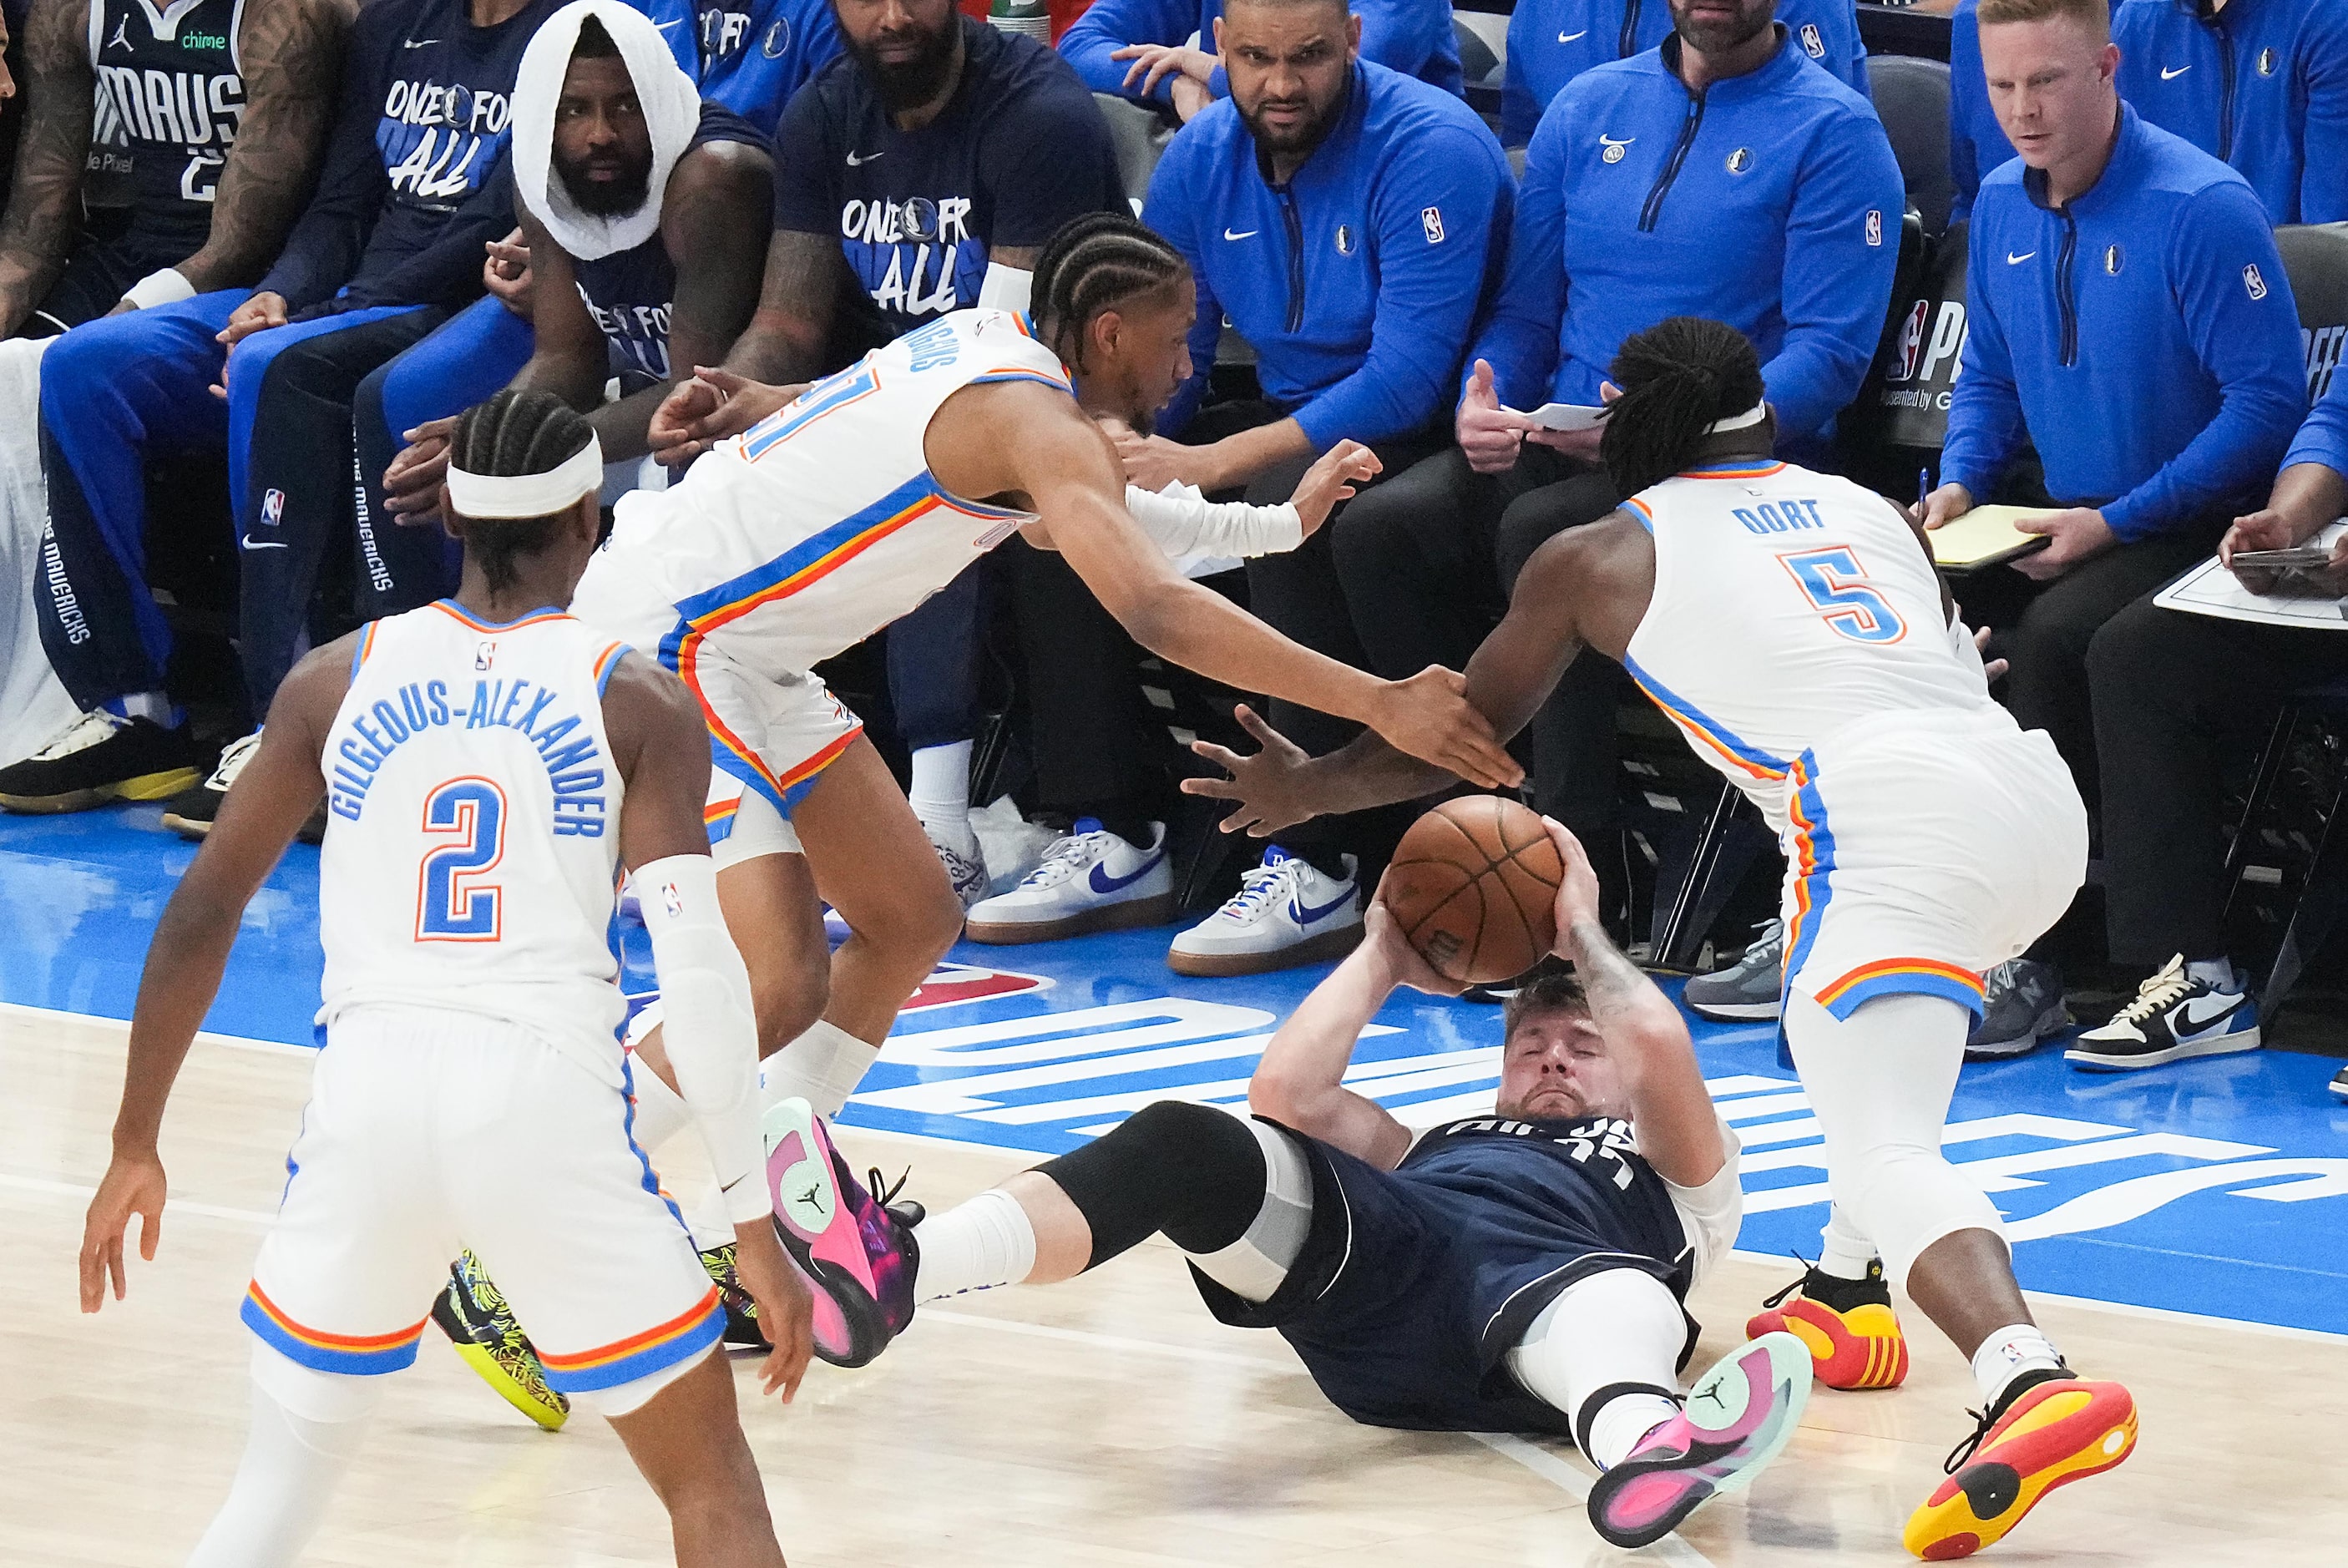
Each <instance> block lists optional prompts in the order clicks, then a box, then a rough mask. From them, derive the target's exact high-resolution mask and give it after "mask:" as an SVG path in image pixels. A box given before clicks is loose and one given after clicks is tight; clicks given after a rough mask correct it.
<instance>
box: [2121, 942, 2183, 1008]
mask: <svg viewBox="0 0 2348 1568" xmlns="http://www.w3.org/2000/svg"><path fill="white" fill-rule="evenodd" d="M2192 989H2193V976H2191V975H2188V974H2187V973H2185V959H2184V955H2183V954H2178V956H2177V957H2175V958H2172V959H2170V960H2169V961H2168V968H2166V969H2163V970H2162V971H2161V972H2160V973H2159V974H2157V975H2154V976H2153V977H2152V978H2151V979H2149V980H2147V981H2146V982H2145V983H2144V984H2143V985H2139V986H2137V990H2136V1000H2135V1001H2133V1002H2130V1003H2129V1004H2128V1005H2127V1006H2125V1007H2122V1008H2121V1009H2120V1010H2119V1011H2118V1012H2117V1013H2116V1014H2115V1015H2113V1017H2112V1022H2113V1023H2115V1024H2141V1023H2143V1022H2144V1021H2145V1020H2146V1019H2147V1018H2149V1017H2151V1016H2153V1015H2154V1014H2155V1013H2158V1012H2161V1011H2163V1010H2164V1009H2166V1008H2168V1007H2170V1006H2175V1005H2176V1003H2177V1002H2178V1000H2179V999H2180V998H2182V997H2183V996H2184V995H2186V993H2188V992H2189V991H2191V990H2192Z"/></svg>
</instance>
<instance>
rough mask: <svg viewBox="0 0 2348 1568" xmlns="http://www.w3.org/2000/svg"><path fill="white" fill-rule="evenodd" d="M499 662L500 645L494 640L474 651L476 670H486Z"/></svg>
mask: <svg viewBox="0 0 2348 1568" xmlns="http://www.w3.org/2000/svg"><path fill="white" fill-rule="evenodd" d="M497 662H498V645H497V643H496V642H495V641H494V640H492V641H489V642H485V643H483V644H482V645H480V646H479V647H477V648H475V649H474V650H473V667H474V668H475V669H477V670H485V669H488V668H489V666H490V665H493V664H496V663H497Z"/></svg>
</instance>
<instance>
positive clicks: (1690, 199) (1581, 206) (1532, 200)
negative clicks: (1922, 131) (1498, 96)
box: [1475, 37, 1906, 438]
mask: <svg viewBox="0 0 2348 1568" xmlns="http://www.w3.org/2000/svg"><path fill="white" fill-rule="evenodd" d="M1678 57H1679V40H1678V39H1677V38H1676V37H1673V38H1672V39H1670V40H1668V41H1667V42H1666V43H1665V44H1664V46H1663V48H1661V49H1650V50H1648V51H1647V52H1646V53H1645V54H1643V55H1639V56H1636V57H1632V58H1631V59H1627V60H1618V61H1615V62H1613V63H1612V64H1609V65H1603V66H1600V67H1596V68H1595V69H1593V70H1590V71H1587V72H1584V73H1583V74H1582V75H1581V76H1580V77H1576V78H1575V79H1574V80H1573V81H1572V82H1571V83H1570V85H1569V86H1568V87H1567V88H1566V89H1565V90H1564V91H1563V92H1561V93H1560V94H1558V96H1557V98H1556V100H1555V101H1554V102H1552V103H1551V104H1550V107H1549V112H1548V113H1546V114H1544V115H1543V116H1542V117H1541V122H1540V129H1539V130H1538V131H1536V132H1535V133H1534V135H1533V140H1532V147H1531V148H1530V150H1529V152H1528V154H1527V158H1526V162H1525V178H1524V184H1523V188H1522V189H1521V190H1520V191H1519V192H1518V195H1517V217H1516V233H1515V237H1514V239H1513V240H1512V242H1510V245H1509V270H1508V276H1507V281H1506V282H1505V283H1503V284H1502V285H1501V287H1500V290H1499V292H1498V295H1497V296H1496V298H1495V299H1494V302H1493V305H1492V310H1491V314H1490V316H1489V318H1488V320H1487V321H1486V323H1485V325H1484V328H1483V330H1482V332H1481V333H1480V334H1479V335H1478V340H1477V344H1476V353H1475V356H1476V357H1480V358H1485V359H1488V360H1490V361H1491V362H1492V370H1493V374H1494V376H1495V377H1496V380H1497V382H1498V389H1499V394H1500V400H1501V401H1502V402H1503V403H1505V404H1507V405H1509V407H1517V408H1530V407H1535V406H1536V405H1538V404H1540V402H1542V401H1543V400H1544V399H1553V400H1555V401H1557V402H1561V403H1595V402H1597V401H1598V386H1599V383H1600V382H1601V381H1602V380H1604V379H1605V376H1606V367H1607V366H1608V365H1610V364H1611V363H1612V361H1613V358H1614V353H1615V350H1616V349H1618V348H1619V347H1621V346H1622V340H1623V339H1624V338H1626V337H1628V336H1630V335H1632V333H1634V332H1640V331H1643V330H1644V329H1645V328H1647V327H1650V326H1653V325H1655V324H1656V323H1657V322H1659V321H1661V320H1663V318H1664V317H1666V316H1671V315H1708V316H1711V317H1714V318H1715V319H1716V320H1720V321H1725V322H1727V323H1729V324H1730V325H1733V326H1735V327H1736V328H1738V329H1739V330H1741V331H1742V332H1744V333H1745V334H1746V335H1747V336H1749V337H1750V338H1752V339H1753V343H1754V346H1755V347H1756V348H1757V349H1758V350H1759V351H1760V354H1761V361H1762V375H1763V377H1764V378H1765V379H1766V381H1767V383H1768V387H1769V399H1770V401H1771V402H1773V403H1775V404H1776V407H1777V424H1778V428H1779V430H1780V431H1782V432H1783V433H1784V434H1786V435H1787V436H1791V437H1797V438H1800V437H1808V436H1815V435H1818V434H1819V433H1821V432H1823V431H1825V430H1827V429H1828V428H1829V426H1830V425H1831V422H1832V420H1833V418H1834V416H1835V413H1836V411H1837V410H1838V409H1839V408H1841V407H1843V405H1844V404H1846V403H1848V402H1849V401H1850V400H1851V398H1852V397H1855V396H1857V395H1858V392H1859V381H1860V379H1861V378H1862V377H1865V376H1866V374H1867V366H1868V362H1869V360H1870V359H1872V358H1873V357H1874V356H1875V345H1876V340H1877V338H1878V337H1879V336H1880V335H1881V334H1882V331H1883V319H1884V314H1885V312H1886V311H1887V310H1888V309H1889V308H1890V302H1891V281H1892V273H1893V272H1894V270H1895V269H1896V268H1897V266H1898V265H1899V260H1900V215H1901V213H1902V212H1903V211H1905V210H1906V201H1905V195H1904V191H1903V188H1902V187H1901V185H1900V165H1899V163H1898V162H1897V161H1896V160H1894V159H1893V158H1892V156H1891V143H1890V139H1888V138H1886V137H1885V135H1884V133H1883V124H1882V122H1881V121H1880V120H1879V119H1876V118H1875V109H1874V108H1873V106H1872V105H1870V104H1869V102H1868V101H1867V100H1866V99H1865V98H1861V97H1859V94H1857V93H1855V92H1853V91H1851V89H1850V88H1847V87H1845V86H1843V84H1842V83H1840V82H1838V81H1837V80H1835V79H1834V77H1830V76H1828V75H1827V73H1826V72H1825V71H1823V70H1820V69H1819V68H1818V67H1817V66H1815V65H1813V64H1812V63H1811V62H1810V61H1809V59H1808V58H1807V57H1806V56H1805V55H1804V53H1803V52H1802V51H1801V50H1800V49H1799V48H1797V47H1796V46H1794V45H1793V43H1792V41H1791V40H1790V38H1789V39H1787V41H1786V42H1785V43H1784V44H1782V45H1781V46H1779V48H1778V50H1777V53H1776V57H1774V58H1772V59H1771V60H1770V61H1769V63H1768V64H1767V65H1766V66H1763V67H1761V68H1760V69H1759V70H1757V71H1754V72H1752V73H1750V74H1748V75H1746V76H1742V77H1732V78H1730V79H1729V80H1727V81H1723V82H1715V83H1714V84H1713V86H1712V87H1711V88H1710V89H1709V90H1707V91H1706V92H1705V93H1704V95H1703V96H1702V97H1696V96H1694V95H1693V94H1691V93H1690V92H1689V91H1688V90H1687V87H1686V85H1685V84H1684V83H1683V82H1682V81H1681V80H1680V78H1679V76H1678V74H1677V72H1676V71H1675V70H1674V69H1673V65H1672V63H1671V62H1673V61H1676V60H1677V59H1678Z"/></svg>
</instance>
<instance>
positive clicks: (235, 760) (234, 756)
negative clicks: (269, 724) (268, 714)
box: [204, 729, 261, 794]
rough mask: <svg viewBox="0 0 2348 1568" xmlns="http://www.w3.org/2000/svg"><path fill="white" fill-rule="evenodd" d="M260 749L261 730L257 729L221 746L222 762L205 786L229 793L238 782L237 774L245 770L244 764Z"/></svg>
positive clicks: (213, 770)
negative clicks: (230, 787) (230, 788)
mask: <svg viewBox="0 0 2348 1568" xmlns="http://www.w3.org/2000/svg"><path fill="white" fill-rule="evenodd" d="M260 749H261V731H259V730H257V729H256V730H254V731H253V732H252V734H251V735H244V736H239V737H238V738H236V739H234V740H232V741H230V742H229V743H228V744H227V745H226V746H224V747H222V748H221V754H220V763H219V765H218V766H217V767H215V768H214V769H212V776H211V778H209V779H205V780H204V788H205V789H218V790H220V791H221V793H222V794H225V793H227V792H228V789H229V786H231V785H232V784H234V783H235V782H236V776H237V775H238V774H240V773H242V772H243V771H244V765H245V764H246V763H248V762H250V761H252V754H253V753H254V752H256V751H258V750H260Z"/></svg>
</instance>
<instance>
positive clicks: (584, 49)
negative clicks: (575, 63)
mask: <svg viewBox="0 0 2348 1568" xmlns="http://www.w3.org/2000/svg"><path fill="white" fill-rule="evenodd" d="M571 57H572V59H574V60H616V59H618V58H619V57H620V46H619V45H617V44H615V43H613V41H612V35H611V34H610V33H609V32H607V31H605V30H604V27H603V24H602V20H601V19H599V18H597V17H594V16H586V17H582V18H581V20H580V23H579V41H578V42H577V43H575V44H573V45H572V46H571Z"/></svg>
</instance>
